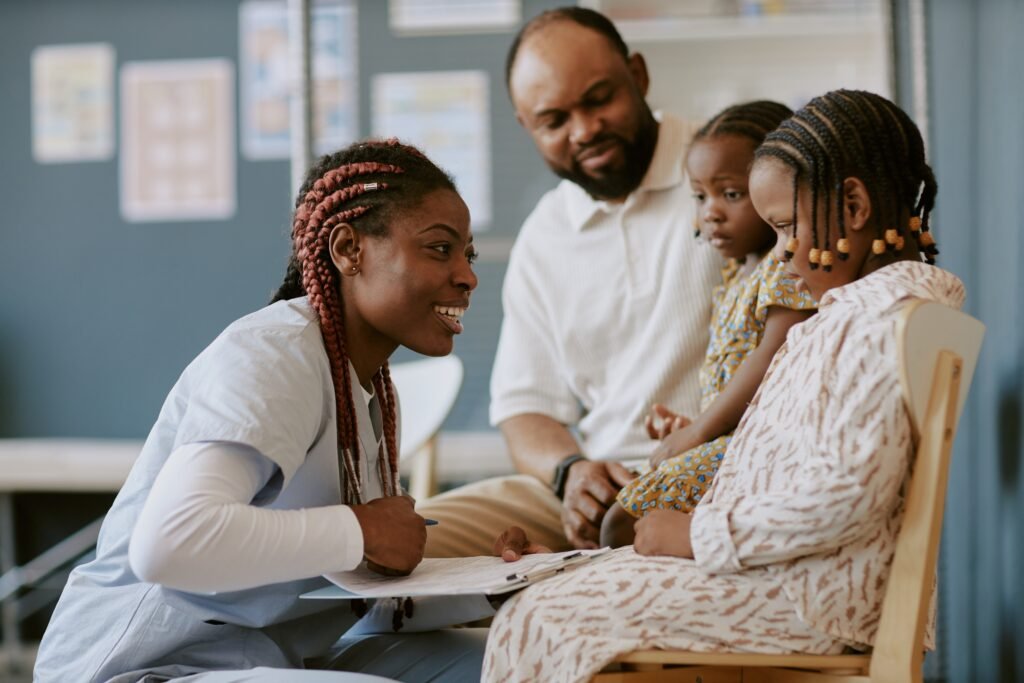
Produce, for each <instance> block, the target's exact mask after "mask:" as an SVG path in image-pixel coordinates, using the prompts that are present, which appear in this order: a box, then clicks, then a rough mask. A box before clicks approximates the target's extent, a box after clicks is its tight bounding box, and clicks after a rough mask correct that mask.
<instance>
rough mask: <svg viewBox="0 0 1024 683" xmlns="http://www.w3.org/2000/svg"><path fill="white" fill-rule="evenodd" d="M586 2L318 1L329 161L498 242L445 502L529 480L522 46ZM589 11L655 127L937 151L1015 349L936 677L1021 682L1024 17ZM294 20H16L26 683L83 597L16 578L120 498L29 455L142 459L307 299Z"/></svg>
mask: <svg viewBox="0 0 1024 683" xmlns="http://www.w3.org/2000/svg"><path fill="white" fill-rule="evenodd" d="M562 4H565V2H564V1H563V2H557V1H546V0H522V1H520V0H330V1H324V2H315V3H313V13H312V14H313V16H312V23H311V69H312V76H313V94H314V102H313V110H312V124H313V125H312V139H313V149H314V151H315V152H317V153H323V152H326V151H329V150H331V149H335V148H338V147H341V146H343V145H345V144H348V143H349V142H351V141H353V140H354V139H357V138H361V137H366V136H370V135H373V136H398V137H400V138H403V139H405V140H407V141H410V142H413V143H415V144H418V145H421V146H422V147H424V149H425V150H426V151H427V153H428V154H429V155H430V156H432V157H433V158H435V159H436V160H437V161H438V162H439V163H440V164H441V165H443V166H445V167H447V168H448V170H450V171H452V172H453V174H454V175H455V177H456V181H457V183H458V184H459V186H460V188H461V189H462V191H463V193H464V194H465V196H466V198H467V201H468V203H469V205H470V209H471V211H472V214H473V228H474V231H475V233H476V241H477V245H478V247H479V251H480V252H481V259H480V261H479V262H478V265H477V273H478V275H479V278H480V285H479V287H478V289H477V291H476V293H475V294H474V296H473V306H472V308H471V309H470V311H469V312H468V313H467V315H466V317H465V318H464V322H465V326H466V331H465V333H464V334H462V335H461V336H460V337H459V338H458V339H457V342H456V354H458V356H459V357H460V358H461V359H462V361H463V363H464V366H465V380H464V382H463V385H462V389H461V393H460V394H459V398H458V400H457V401H456V403H455V406H454V408H453V410H452V411H451V413H450V415H449V416H448V419H447V421H446V422H445V424H444V428H443V431H442V433H441V437H440V442H439V460H438V477H439V479H440V483H441V485H442V487H448V486H452V485H456V484H458V483H461V482H466V481H472V480H475V479H478V478H481V477H484V476H490V475H494V474H502V473H505V472H508V471H510V469H511V465H510V463H509V461H508V458H507V455H506V453H505V449H504V445H503V443H502V441H501V438H500V436H499V435H498V434H497V432H496V431H494V430H493V429H491V428H490V426H489V425H488V423H487V405H488V401H489V397H488V384H489V379H490V369H491V361H492V359H493V355H494V350H495V346H496V343H497V338H498V332H499V326H500V322H501V315H502V312H501V302H500V290H501V283H502V279H503V277H504V272H505V265H506V261H507V257H508V253H509V249H510V248H511V245H512V243H513V241H514V240H515V237H516V233H517V231H518V229H519V226H520V224H521V222H522V220H523V219H524V218H525V217H526V215H527V214H528V213H529V211H530V210H531V209H532V208H533V206H534V205H535V203H536V201H537V200H538V199H539V198H540V196H541V195H542V194H543V193H544V192H545V191H546V190H548V189H550V188H551V187H553V186H554V185H555V182H556V179H555V178H554V176H552V175H551V174H550V172H548V171H547V169H546V167H545V166H544V164H543V162H542V161H541V160H540V158H539V156H538V155H537V153H536V152H535V150H534V148H533V146H532V144H531V142H530V140H529V137H528V136H527V135H526V133H525V132H524V131H522V130H521V129H520V128H519V126H518V125H517V123H516V121H515V117H514V114H513V112H512V109H511V106H510V104H509V102H508V98H507V95H506V92H505V85H504V60H505V52H506V49H507V47H508V44H509V43H510V41H511V39H512V37H513V35H514V33H515V31H516V30H517V28H518V26H519V25H521V23H522V22H523V21H524V20H526V19H529V18H530V17H532V16H534V15H535V14H537V13H538V12H540V11H542V10H544V9H548V8H550V7H556V6H559V5H562ZM580 4H584V5H586V6H589V7H592V8H594V9H597V10H600V11H602V12H605V13H606V14H607V15H608V16H610V17H611V18H612V19H613V20H615V22H616V24H617V25H618V27H619V28H620V30H621V32H622V34H623V37H624V38H625V39H626V42H627V43H628V44H629V45H630V47H631V49H632V50H634V51H638V52H641V53H642V54H644V56H645V57H646V58H647V63H648V67H649V70H650V73H651V81H652V86H651V92H650V97H649V99H650V101H651V103H652V105H653V106H654V107H655V108H660V109H665V110H667V111H672V112H674V113H676V114H678V115H681V116H683V117H686V118H689V119H693V120H701V119H703V118H705V117H707V116H708V115H710V114H712V113H714V112H715V111H717V110H719V109H720V108H722V107H724V106H726V105H728V104H732V103H735V102H740V101H744V100H750V99H756V98H771V99H776V100H780V101H783V102H785V103H786V104H789V105H790V106H792V107H794V108H796V107H798V106H800V105H801V104H803V103H805V102H806V101H807V100H808V99H810V98H811V97H813V96H814V95H815V94H818V93H821V92H824V91H826V90H830V89H834V88H838V87H847V88H862V89H868V90H873V91H875V92H879V93H881V94H884V95H886V96H888V97H890V98H892V99H894V100H896V101H897V102H898V103H900V104H901V105H902V106H903V107H904V108H905V109H906V110H907V111H908V112H910V113H911V114H912V116H913V117H914V118H915V120H916V121H917V122H918V124H919V125H920V126H921V128H922V131H923V132H924V133H925V134H926V138H927V141H928V145H929V155H930V158H931V161H932V165H933V167H934V168H935V170H936V175H937V177H938V181H939V188H940V192H939V199H938V207H937V210H936V213H935V221H934V222H935V226H936V227H935V231H936V235H937V239H938V243H939V247H940V249H941V250H942V254H941V256H940V257H939V264H940V265H942V266H944V267H946V268H948V269H950V270H952V271H953V272H955V273H956V274H957V275H959V276H960V277H961V278H963V279H964V281H965V283H966V285H967V291H968V301H967V310H968V312H970V313H971V314H972V315H974V316H976V317H978V318H980V319H981V320H982V321H983V322H984V323H985V324H986V325H987V326H988V334H987V337H986V341H985V346H984V348H983V350H982V355H981V359H980V361H979V366H978V370H977V374H976V376H975V380H974V384H973V387H972V390H971V396H970V398H969V400H968V403H967V409H966V412H965V415H964V417H963V419H962V421H961V426H960V431H959V435H958V439H957V443H956V450H955V452H954V460H953V466H952V471H951V475H950V490H949V497H948V499H947V500H948V502H947V515H946V530H945V535H944V537H943V547H942V558H941V566H940V596H941V601H940V611H939V619H940V629H939V649H938V651H937V652H936V653H934V654H932V655H930V656H929V657H928V659H927V672H928V676H929V680H935V681H1019V680H1024V661H1022V658H1024V623H1022V621H1024V617H1022V616H1021V615H1022V614H1024V595H1022V590H1024V583H1022V581H1021V579H1020V573H1021V570H1022V567H1024V564H1022V562H1021V560H1022V558H1024V510H1022V507H1024V490H1022V488H1024V484H1022V481H1021V464H1022V460H1024V445H1022V439H1021V423H1022V421H1024V303H1022V292H1024V275H1022V274H1021V266H1020V264H1021V263H1024V237H1022V226H1024V199H1022V195H1024V192H1022V190H1024V185H1022V180H1021V179H1022V178H1024V80H1022V75H1021V71H1022V68H1024V45H1022V41H1021V40H1020V35H1022V33H1024V0H978V1H977V2H973V1H970V0H930V1H929V0H588V1H586V2H581V3H580ZM287 18H288V15H287V7H286V4H285V1H284V0H245V1H243V2H238V1H236V0H177V1H175V2H171V1H170V0H135V1H133V2H129V1H128V0H88V1H82V0H34V1H32V2H29V1H28V0H4V1H3V2H0V96H2V104H0V124H2V125H0V150H2V153H0V288H2V292H3V294H2V296H0V550H3V557H4V560H3V566H0V600H2V611H3V620H2V623H0V625H2V629H3V631H2V633H3V635H4V639H5V640H4V643H5V645H4V646H3V647H2V648H0V680H4V677H5V672H7V671H10V672H11V673H10V675H11V676H14V675H15V673H14V670H15V668H16V667H17V661H15V659H16V656H15V655H14V654H12V652H13V650H12V649H11V648H10V647H8V646H9V645H10V644H11V643H12V642H13V636H14V635H17V636H18V638H19V639H20V640H23V641H24V643H25V644H27V648H28V651H29V652H30V650H31V644H32V642H33V641H34V640H36V639H38V637H39V635H40V634H41V632H42V630H43V629H44V628H45V624H46V619H47V617H48V614H49V611H50V609H52V605H53V602H54V601H55V600H56V597H57V595H58V594H59V590H60V587H61V585H62V582H63V576H64V574H63V573H61V572H57V573H55V574H53V575H50V576H48V577H44V578H45V580H41V581H40V582H39V584H38V585H39V589H38V590H33V591H27V590H25V589H17V590H15V589H13V588H11V587H12V586H14V585H15V584H14V583H13V578H14V575H13V574H12V567H14V566H15V565H23V564H25V563H26V562H29V561H30V560H31V559H32V558H35V557H36V556H37V555H39V554H40V553H41V552H43V551H45V550H46V549H47V548H49V547H50V546H52V545H53V544H54V543H57V542H59V541H61V540H62V539H64V538H65V537H67V536H68V534H70V533H72V532H74V531H75V530H76V529H79V528H81V527H83V526H84V525H86V524H87V523H89V522H91V521H92V520H93V519H95V518H97V517H99V516H101V515H102V514H103V512H104V511H105V510H106V508H107V507H108V506H109V504H110V502H111V501H112V500H113V495H114V493H115V491H116V487H109V486H108V487H106V488H108V489H110V490H103V489H104V487H103V486H100V485H89V486H86V485H83V486H81V487H79V488H81V489H84V491H80V492H69V491H60V492H58V491H47V490H45V487H44V486H41V485H40V486H34V487H29V486H24V485H21V484H18V480H19V476H20V475H23V474H24V472H23V471H22V470H21V469H19V468H23V467H26V465H25V463H26V462H30V461H31V459H32V457H33V455H32V454H33V453H38V452H39V451H37V450H32V448H39V447H40V444H49V445H50V446H52V447H53V448H57V449H58V450H59V451H60V455H61V457H63V458H67V459H69V460H68V461H69V462H81V461H84V460H83V459H85V458H89V457H92V456H93V455H95V453H96V452H97V449H98V450H100V451H103V452H109V453H114V452H116V453H119V454H122V455H123V456H124V457H126V458H128V459H130V457H131V456H132V455H133V454H134V453H135V452H137V449H138V446H139V444H140V443H141V441H142V440H143V439H144V438H145V435H146V433H147V431H148V429H149V427H150V426H151V425H152V423H153V421H154V420H155V418H156V415H157V413H158V411H159V409H160V405H161V403H162V401H163V399H164V397H165V395H166V394H167V392H168V390H169V389H170V387H171V386H172V384H173V383H174V381H175V380H176V379H177V377H178V375H179V374H180V373H181V371H182V370H183V369H184V367H185V366H186V365H187V364H188V362H189V361H190V360H191V359H192V358H193V357H194V356H195V355H196V354H197V353H198V352H199V351H200V350H202V349H203V348H204V347H205V346H206V345H207V344H208V343H209V342H210V341H211V340H212V339H213V338H214V337H215V336H216V335H217V334H218V333H219V332H220V331H221V330H222V329H223V328H224V327H225V326H226V325H227V324H228V323H229V322H231V321H232V320H235V319H236V318H238V317H240V316H242V315H244V314H246V313H248V312H250V311H252V310H255V309H256V308H259V307H260V306H262V305H264V304H265V303H266V302H267V301H268V299H269V298H270V295H271V293H272V292H273V290H274V289H275V288H276V287H277V285H278V284H279V283H280V280H281V278H282V276H283V273H284V266H285V262H286V259H287V256H288V252H289V240H288V231H289V216H290V210H291V207H292V205H293V202H294V181H293V179H292V175H291V169H290V162H289V157H290V153H291V149H292V144H291V142H292V141H291V139H290V134H289V104H288V93H289V91H290V89H291V87H292V85H293V80H292V75H293V69H292V68H291V67H290V62H289V54H290V52H289V51H290V50H291V49H293V48H292V47H290V45H294V41H292V42H291V43H290V42H289V37H288V22H287ZM413 358H414V354H411V353H409V352H405V351H400V352H399V354H398V355H397V357H396V358H395V359H394V360H395V362H402V361H408V360H413ZM38 439H45V440H46V441H44V442H40V441H36V440H38ZM26 440H28V441H26ZM26 444H28V445H29V446H31V447H32V448H28V449H26V447H25V445H26ZM53 444H56V445H55V446H53ZM50 446H47V447H50ZM5 454H7V455H11V456H12V457H10V458H8V457H5ZM26 458H27V459H28V460H26ZM76 458H77V459H79V460H75V459H76ZM46 462H48V463H52V462H53V460H52V459H49V460H47V461H46ZM47 466H48V467H53V465H47ZM70 488H74V487H70ZM29 489H32V490H29ZM13 571H14V572H15V573H16V570H13ZM5 572H6V573H5ZM5 579H6V581H5ZM5 589H6V591H5ZM4 598H6V599H4ZM15 630H16V631H17V633H16V634H15ZM19 650H20V648H19ZM1018 653H1020V654H1018ZM18 657H20V655H18Z"/></svg>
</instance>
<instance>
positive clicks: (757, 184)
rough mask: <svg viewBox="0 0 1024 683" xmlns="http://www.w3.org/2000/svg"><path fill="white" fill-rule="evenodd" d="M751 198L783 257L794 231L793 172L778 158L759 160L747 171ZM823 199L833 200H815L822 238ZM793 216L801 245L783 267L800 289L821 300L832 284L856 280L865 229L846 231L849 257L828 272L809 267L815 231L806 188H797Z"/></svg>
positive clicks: (833, 233)
mask: <svg viewBox="0 0 1024 683" xmlns="http://www.w3.org/2000/svg"><path fill="white" fill-rule="evenodd" d="M750 199H751V202H752V203H753V205H754V207H755V209H756V210H757V213H758V214H759V215H760V216H761V218H763V219H764V220H765V222H767V223H768V225H770V226H771V227H772V228H773V229H774V230H775V233H776V235H777V236H778V240H777V241H776V243H775V255H776V256H777V257H778V258H779V259H782V258H783V252H784V251H785V248H786V243H787V242H788V241H789V238H790V236H791V235H792V234H793V220H794V216H793V171H792V170H791V169H790V168H789V167H787V166H785V165H784V164H782V163H781V162H779V161H775V160H762V161H758V163H757V164H755V165H754V167H753V169H752V170H751V171H750ZM826 201H833V200H832V199H820V198H819V201H818V234H819V236H821V237H822V239H824V235H825V232H826V231H825V230H823V229H822V227H823V225H822V222H823V221H824V220H825V211H824V202H826ZM795 219H796V221H797V226H796V230H797V232H796V238H797V239H798V240H799V242H800V244H799V246H798V247H797V249H796V251H795V252H794V253H793V258H791V259H790V260H789V262H788V263H787V264H786V269H787V270H788V271H789V272H790V273H792V274H793V275H795V276H796V277H798V278H800V280H801V283H800V284H801V286H802V288H804V289H806V290H807V291H809V292H810V293H811V295H812V296H814V297H815V298H816V299H821V296H822V295H823V294H824V293H825V292H827V291H828V290H830V289H832V288H833V287H841V286H843V285H846V284H849V283H850V282H853V281H854V280H856V279H857V277H858V273H859V266H858V264H859V263H862V262H863V260H864V258H865V250H866V246H865V244H864V238H865V235H864V234H863V232H864V231H856V232H853V231H851V232H848V233H847V237H848V238H849V240H850V244H851V249H850V259H849V260H847V261H843V260H840V259H839V258H838V257H837V258H836V259H835V261H834V262H833V265H832V271H831V272H825V271H824V270H823V269H821V268H817V269H814V270H812V269H811V265H810V260H809V259H808V254H809V253H810V250H811V247H812V246H813V242H814V234H813V232H812V230H811V226H812V222H811V199H810V190H809V189H808V188H806V187H802V188H801V189H800V196H799V201H798V204H797V215H796V216H795ZM830 219H831V220H830V224H829V225H828V226H827V230H828V232H829V234H830V235H831V240H830V244H831V245H832V251H833V253H835V252H836V248H835V243H836V239H837V237H838V234H837V233H838V230H837V228H836V225H835V211H832V212H831V215H830Z"/></svg>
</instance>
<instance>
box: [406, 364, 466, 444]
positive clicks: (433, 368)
mask: <svg viewBox="0 0 1024 683" xmlns="http://www.w3.org/2000/svg"><path fill="white" fill-rule="evenodd" d="M462 376H463V370H462V361H461V360H459V358H458V356H455V355H454V354H449V355H447V356H442V357H440V358H426V359H424V360H415V361H410V362H408V363H394V364H392V365H391V381H392V382H394V384H395V391H396V392H397V393H398V400H399V403H400V404H401V407H402V415H401V425H400V429H401V445H400V447H399V448H400V451H401V453H400V457H402V458H405V457H407V456H409V455H412V454H413V453H415V452H417V451H418V450H420V448H422V447H423V446H424V444H426V443H427V442H428V441H429V440H430V439H431V438H432V437H433V436H434V435H435V434H437V432H438V431H439V430H440V429H441V425H442V424H444V421H445V418H447V417H448V413H450V412H451V410H452V406H454V405H455V399H456V397H458V395H459V389H460V388H461V387H462Z"/></svg>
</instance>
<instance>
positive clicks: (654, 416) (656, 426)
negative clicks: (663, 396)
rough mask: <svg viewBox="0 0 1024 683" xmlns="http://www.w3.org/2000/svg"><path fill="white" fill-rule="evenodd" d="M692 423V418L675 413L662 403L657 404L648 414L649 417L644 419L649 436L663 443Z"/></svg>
mask: <svg viewBox="0 0 1024 683" xmlns="http://www.w3.org/2000/svg"><path fill="white" fill-rule="evenodd" d="M690 422H691V420H690V418H688V417H684V416H682V415H680V414H679V413H675V412H673V411H671V410H669V409H668V408H666V407H665V406H663V405H661V404H660V403H655V404H654V405H653V406H651V412H649V413H647V417H645V418H644V427H645V428H646V429H647V436H649V437H651V438H652V439H654V440H655V441H661V440H663V439H664V438H665V437H666V436H668V435H669V434H671V433H672V432H674V431H676V430H677V429H682V428H683V427H685V426H687V425H688V424H690Z"/></svg>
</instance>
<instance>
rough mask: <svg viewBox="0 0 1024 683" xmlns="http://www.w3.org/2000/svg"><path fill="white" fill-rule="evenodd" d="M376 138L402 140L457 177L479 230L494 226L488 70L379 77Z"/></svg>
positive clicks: (374, 89) (374, 88)
mask: <svg viewBox="0 0 1024 683" xmlns="http://www.w3.org/2000/svg"><path fill="white" fill-rule="evenodd" d="M371 97H372V102H371V103H372V108H373V135H374V136H375V137H397V138H400V139H401V140H402V141H403V142H409V143H412V144H414V145H416V146H417V147H419V148H420V149H422V150H423V151H424V153H426V155H427V156H429V157H430V158H431V159H432V160H433V161H434V162H435V163H436V164H437V165H438V166H440V167H441V168H443V169H445V170H446V171H448V172H449V173H451V174H452V176H454V177H455V182H456V184H457V185H458V187H459V192H460V194H462V197H463V199H465V200H466V204H467V205H468V206H469V211H470V214H471V216H472V220H473V228H474V230H480V229H485V228H486V227H487V226H488V225H489V224H490V222H491V138H490V127H489V124H488V122H489V121H490V106H489V99H488V76H487V73H486V72H484V71H432V72H422V73H392V74H379V75H377V76H375V77H374V79H373V86H372V96H371Z"/></svg>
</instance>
